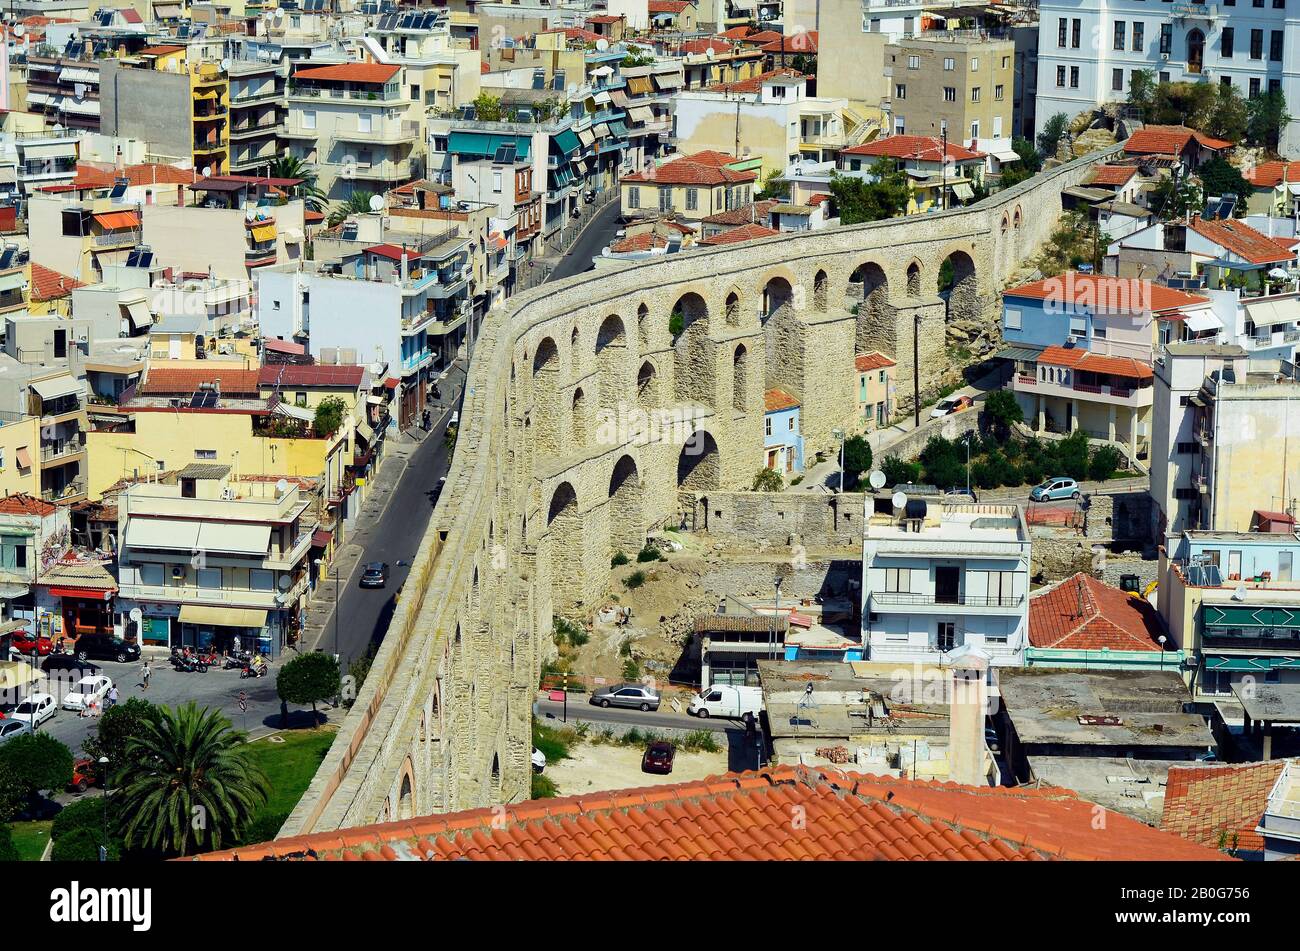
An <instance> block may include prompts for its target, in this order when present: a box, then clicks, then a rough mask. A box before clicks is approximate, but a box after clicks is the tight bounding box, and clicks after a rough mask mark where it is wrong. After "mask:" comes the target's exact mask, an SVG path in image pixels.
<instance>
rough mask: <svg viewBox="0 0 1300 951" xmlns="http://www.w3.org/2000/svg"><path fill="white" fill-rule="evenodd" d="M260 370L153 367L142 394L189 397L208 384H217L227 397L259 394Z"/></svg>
mask: <svg viewBox="0 0 1300 951" xmlns="http://www.w3.org/2000/svg"><path fill="white" fill-rule="evenodd" d="M257 378H258V371H257V370H240V369H235V368H234V367H231V368H229V369H227V368H225V367H199V368H190V367H164V366H157V367H150V369H149V376H148V378H147V379H146V380H145V381H144V384H143V385H142V386H141V387H140V392H142V393H148V394H151V395H157V394H163V395H166V396H171V395H184V396H189V395H190V394H192V393H194V392H195V391H196V390H198V388H199V387H200V386H201V385H202V384H204V383H216V384H217V385H218V386H219V387H220V388H221V393H222V394H223V395H225V396H232V395H235V394H244V395H248V396H256V395H257V382H258V381H257Z"/></svg>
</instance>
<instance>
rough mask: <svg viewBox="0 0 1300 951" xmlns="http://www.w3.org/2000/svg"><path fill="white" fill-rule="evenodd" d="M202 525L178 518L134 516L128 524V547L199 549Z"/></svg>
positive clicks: (166, 549)
mask: <svg viewBox="0 0 1300 951" xmlns="http://www.w3.org/2000/svg"><path fill="white" fill-rule="evenodd" d="M201 526H202V523H201V522H189V521H186V520H184V519H178V518H138V517H133V518H132V519H131V520H130V521H129V522H127V525H126V539H125V541H126V547H127V548H157V549H161V550H162V551H189V552H194V551H198V550H199V528H200V527H201Z"/></svg>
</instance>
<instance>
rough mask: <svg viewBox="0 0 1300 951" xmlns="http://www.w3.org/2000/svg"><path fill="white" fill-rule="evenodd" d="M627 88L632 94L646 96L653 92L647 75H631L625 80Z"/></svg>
mask: <svg viewBox="0 0 1300 951" xmlns="http://www.w3.org/2000/svg"><path fill="white" fill-rule="evenodd" d="M627 88H628V90H629V91H630V92H631V93H632V95H634V96H648V95H650V94H651V93H653V92H654V87H653V86H651V85H650V77H649V76H633V77H632V78H631V79H629V80H628V81H627Z"/></svg>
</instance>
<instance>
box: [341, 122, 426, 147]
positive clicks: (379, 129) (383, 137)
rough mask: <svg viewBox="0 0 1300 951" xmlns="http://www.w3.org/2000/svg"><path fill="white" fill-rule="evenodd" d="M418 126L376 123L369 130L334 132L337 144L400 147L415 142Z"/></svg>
mask: <svg viewBox="0 0 1300 951" xmlns="http://www.w3.org/2000/svg"><path fill="white" fill-rule="evenodd" d="M419 134H420V126H419V124H418V123H415V122H406V121H402V122H378V123H374V124H373V125H372V127H371V128H369V129H353V130H348V131H344V130H335V132H334V138H335V140H336V141H339V142H369V143H372V144H375V145H400V144H401V143H403V142H415V140H416V137H417V136H418V135H419Z"/></svg>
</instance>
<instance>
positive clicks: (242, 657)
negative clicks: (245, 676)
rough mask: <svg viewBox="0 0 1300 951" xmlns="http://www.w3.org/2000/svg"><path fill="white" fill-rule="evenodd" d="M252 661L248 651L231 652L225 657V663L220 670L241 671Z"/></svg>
mask: <svg viewBox="0 0 1300 951" xmlns="http://www.w3.org/2000/svg"><path fill="white" fill-rule="evenodd" d="M252 659H253V655H252V654H251V653H249V652H248V651H232V652H231V653H229V654H227V655H226V661H225V663H224V664H222V665H221V669H222V670H234V669H235V668H236V667H238V668H239V669H240V670H243V669H244V668H245V667H247V666H248V664H249V662H250V661H251V660H252Z"/></svg>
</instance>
